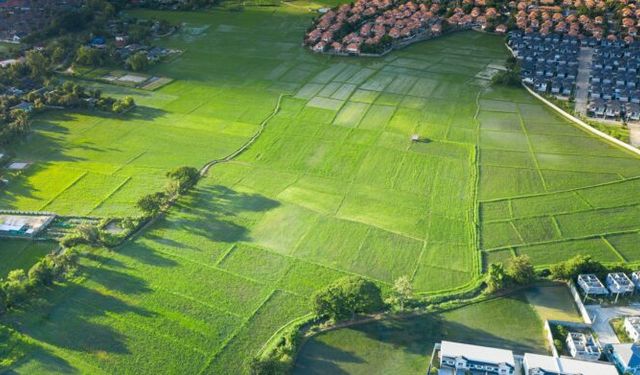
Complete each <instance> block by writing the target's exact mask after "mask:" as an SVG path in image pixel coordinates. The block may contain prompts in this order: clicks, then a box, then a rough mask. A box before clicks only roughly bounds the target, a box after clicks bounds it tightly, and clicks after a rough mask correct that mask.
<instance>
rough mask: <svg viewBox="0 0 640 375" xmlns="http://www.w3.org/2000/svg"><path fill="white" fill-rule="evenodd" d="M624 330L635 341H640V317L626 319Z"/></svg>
mask: <svg viewBox="0 0 640 375" xmlns="http://www.w3.org/2000/svg"><path fill="white" fill-rule="evenodd" d="M624 330H625V331H626V332H627V335H628V336H629V337H630V338H631V339H633V341H635V342H638V341H640V316H628V317H626V318H624Z"/></svg>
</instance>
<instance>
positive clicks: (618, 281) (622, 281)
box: [607, 107, 635, 294]
mask: <svg viewBox="0 0 640 375" xmlns="http://www.w3.org/2000/svg"><path fill="white" fill-rule="evenodd" d="M607 109H608V107H607ZM607 287H608V288H609V290H610V291H611V293H612V294H627V293H629V294H632V293H633V290H634V289H635V285H634V284H633V283H632V282H631V279H629V277H628V276H627V275H625V274H624V273H622V272H613V273H610V274H608V275H607Z"/></svg>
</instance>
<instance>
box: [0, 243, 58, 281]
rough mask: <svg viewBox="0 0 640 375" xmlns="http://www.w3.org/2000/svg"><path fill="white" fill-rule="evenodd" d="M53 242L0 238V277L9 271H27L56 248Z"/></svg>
mask: <svg viewBox="0 0 640 375" xmlns="http://www.w3.org/2000/svg"><path fill="white" fill-rule="evenodd" d="M56 245H57V244H56V243H55V242H50V241H37V242H32V241H29V240H10V239H5V238H2V239H0V259H1V261H0V279H2V278H4V277H5V276H6V275H7V273H9V271H11V270H14V269H22V270H25V271H28V270H29V268H31V266H33V265H34V264H35V263H36V262H37V261H38V260H40V258H42V257H43V256H44V255H46V254H48V253H50V252H51V251H52V250H54V249H55V248H56Z"/></svg>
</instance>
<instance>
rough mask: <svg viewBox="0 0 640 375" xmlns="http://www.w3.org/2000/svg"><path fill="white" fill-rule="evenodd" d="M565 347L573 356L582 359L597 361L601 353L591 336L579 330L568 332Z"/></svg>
mask: <svg viewBox="0 0 640 375" xmlns="http://www.w3.org/2000/svg"><path fill="white" fill-rule="evenodd" d="M567 347H568V348H569V352H570V353H571V356H572V357H573V358H575V359H579V360H582V361H597V360H598V359H600V355H601V354H602V351H601V350H600V347H599V346H598V344H597V343H596V340H594V338H593V336H591V335H585V334H584V333H580V332H569V334H568V335H567Z"/></svg>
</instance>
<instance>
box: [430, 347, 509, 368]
mask: <svg viewBox="0 0 640 375" xmlns="http://www.w3.org/2000/svg"><path fill="white" fill-rule="evenodd" d="M515 368H516V367H515V360H514V358H513V352H512V351H511V350H505V349H497V348H490V347H487V346H478V345H469V344H462V343H457V342H452V341H443V342H442V344H441V345H440V371H441V373H442V374H447V373H451V374H457V373H459V372H467V371H469V372H472V373H475V372H478V373H481V374H486V375H493V374H495V375H513V373H514V372H515Z"/></svg>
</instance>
